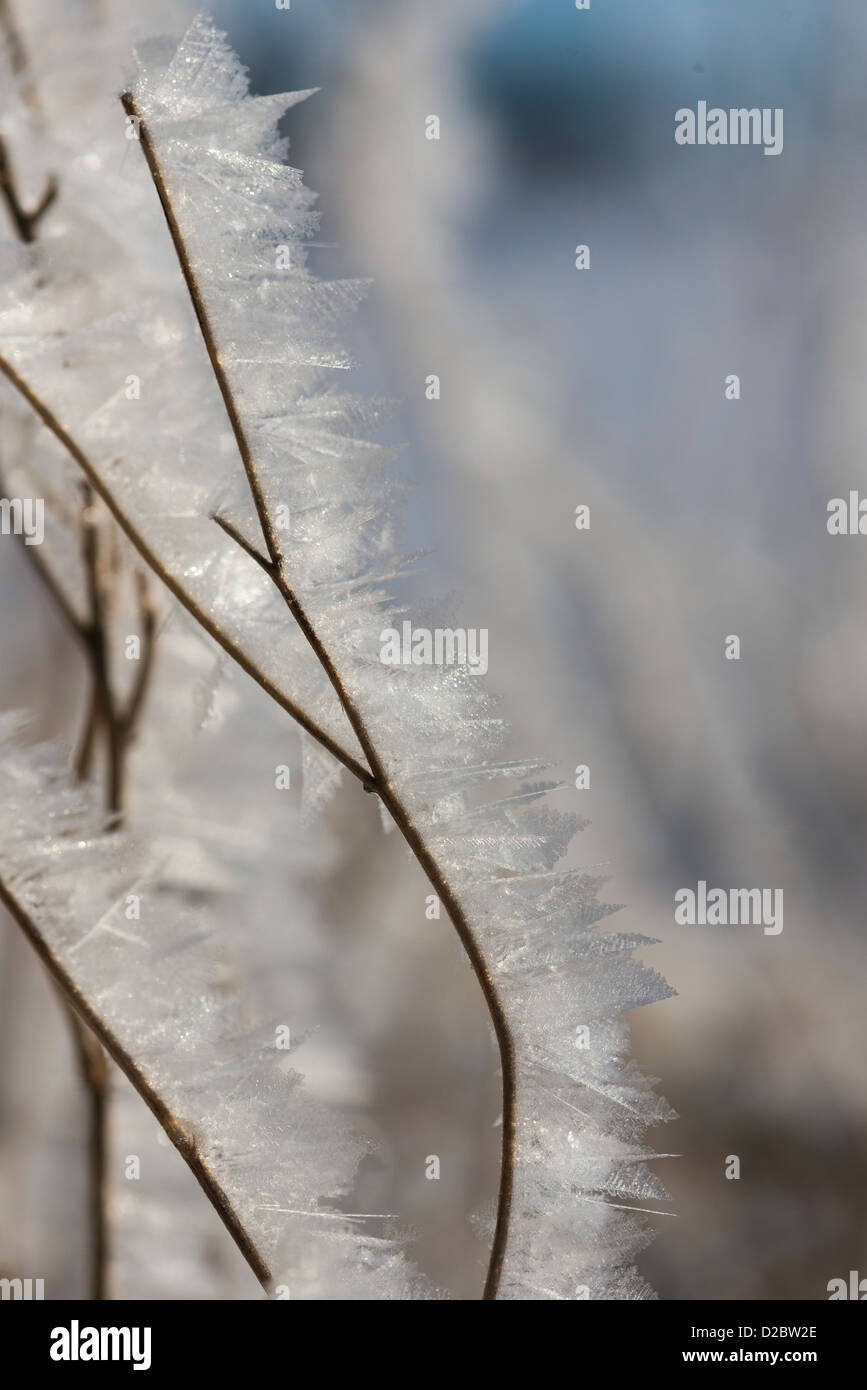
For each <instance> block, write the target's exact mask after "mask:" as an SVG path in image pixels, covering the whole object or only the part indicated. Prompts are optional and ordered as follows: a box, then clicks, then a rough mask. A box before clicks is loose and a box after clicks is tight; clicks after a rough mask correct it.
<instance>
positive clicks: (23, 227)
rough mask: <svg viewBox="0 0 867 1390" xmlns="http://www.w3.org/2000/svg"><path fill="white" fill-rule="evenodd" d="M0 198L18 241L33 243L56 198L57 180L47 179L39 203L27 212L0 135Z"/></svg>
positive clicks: (53, 178)
mask: <svg viewBox="0 0 867 1390" xmlns="http://www.w3.org/2000/svg"><path fill="white" fill-rule="evenodd" d="M0 196H2V198H3V201H4V203H5V204H6V211H7V212H8V213H9V216H10V218H11V220H12V225H13V226H14V228H15V232H16V234H17V236H18V237H19V239H20V240H21V241H24V242H27V243H30V242H33V241H35V240H36V231H37V228H38V226H39V223H40V221H41V219H42V218H43V217H44V216H45V213H46V212H47V211H48V209H49V208H50V207H51V204H52V203H53V202H54V200H55V198H56V197H57V180H56V179H55V177H54V175H53V174H52V175H51V176H50V177H49V179H48V181H47V183H46V185H45V192H44V193H43V195H42V197H41V198H40V199H39V202H38V203H37V204H36V207H35V208H32V209H31V210H30V211H29V212H28V211H27V209H26V208H25V207H24V205H23V203H22V202H21V197H20V194H19V192H18V185H17V182H16V180H15V175H14V173H13V171H12V164H11V161H10V159H9V152H8V150H7V149H6V142H5V140H4V139H3V137H2V135H0Z"/></svg>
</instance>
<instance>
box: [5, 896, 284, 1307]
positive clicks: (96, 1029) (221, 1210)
mask: <svg viewBox="0 0 867 1390" xmlns="http://www.w3.org/2000/svg"><path fill="white" fill-rule="evenodd" d="M0 905H2V906H3V907H5V908H6V911H7V912H8V913H9V914H10V916H11V917H13V918H14V920H15V921H16V922H17V923H18V925H19V927H20V928H21V930H22V931H23V932H24V935H25V936H26V937H27V939H28V940H29V942H30V944H31V946H32V947H33V949H34V950H35V951H36V954H37V955H38V956H39V958H40V960H42V961H43V963H44V964H45V966H46V968H47V970H48V972H49V974H50V975H51V978H52V979H53V980H54V982H55V984H56V985H57V986H58V987H59V989H60V990H61V991H62V992H63V994H64V995H65V997H66V998H67V1000H68V1001H69V1003H70V1005H71V1007H72V1008H73V1009H74V1010H75V1011H76V1013H77V1014H78V1016H79V1017H80V1018H81V1019H82V1020H83V1021H84V1023H85V1024H86V1025H87V1027H88V1028H89V1029H90V1031H91V1033H92V1034H93V1035H94V1037H95V1038H97V1039H98V1041H99V1042H100V1043H101V1044H102V1046H103V1047H104V1048H105V1050H106V1052H107V1053H108V1055H109V1056H110V1057H111V1059H112V1061H114V1062H115V1063H116V1064H117V1066H119V1067H120V1069H121V1071H122V1072H123V1074H124V1076H126V1077H127V1079H128V1080H129V1082H130V1083H131V1084H132V1085H133V1086H134V1087H135V1089H136V1091H138V1093H139V1095H140V1096H141V1098H142V1100H143V1101H144V1102H145V1104H146V1105H147V1106H148V1108H149V1110H151V1112H152V1113H153V1114H154V1116H155V1117H156V1119H157V1122H158V1123H159V1124H160V1126H161V1127H162V1129H163V1130H164V1131H165V1133H166V1134H167V1135H168V1137H169V1139H170V1140H171V1141H172V1143H173V1144H174V1146H175V1148H176V1149H177V1150H178V1152H179V1153H180V1155H181V1157H182V1158H183V1159H184V1161H185V1162H186V1164H187V1166H188V1167H189V1168H190V1171H191V1172H192V1174H193V1176H194V1177H195V1179H196V1181H197V1182H198V1184H199V1186H200V1187H201V1188H202V1190H203V1192H204V1193H205V1196H206V1197H207V1198H208V1201H209V1202H210V1203H211V1205H212V1206H213V1207H214V1208H215V1210H216V1211H217V1214H218V1215H219V1216H220V1218H221V1220H222V1222H223V1224H224V1226H225V1227H226V1229H227V1231H228V1232H229V1234H230V1236H231V1237H232V1239H233V1240H234V1242H235V1244H236V1245H237V1247H238V1249H239V1250H240V1252H241V1254H242V1255H243V1256H244V1259H245V1260H246V1261H247V1263H248V1264H249V1266H250V1268H251V1269H252V1271H253V1273H254V1274H255V1275H256V1278H257V1279H259V1280H260V1282H261V1283H262V1284H264V1285H265V1286H266V1287H267V1285H268V1283H269V1281H270V1279H271V1271H270V1270H269V1268H268V1266H267V1265H266V1263H265V1261H264V1260H263V1259H262V1257H261V1255H260V1254H259V1252H258V1250H257V1249H256V1247H255V1245H254V1244H253V1242H252V1240H251V1239H250V1237H249V1236H248V1234H247V1232H246V1230H245V1229H244V1226H243V1223H242V1222H241V1220H240V1217H239V1216H238V1214H237V1213H236V1211H235V1209H234V1207H233V1206H232V1203H231V1202H230V1201H229V1198H228V1197H227V1196H226V1193H225V1192H224V1191H223V1188H222V1187H221V1186H220V1184H219V1183H218V1182H217V1180H216V1178H215V1177H214V1175H213V1173H212V1172H211V1170H210V1168H209V1167H208V1164H207V1163H206V1161H205V1159H204V1158H203V1157H202V1155H201V1154H200V1153H199V1150H198V1147H197V1145H196V1141H195V1138H194V1137H193V1135H192V1134H190V1133H189V1131H188V1130H187V1129H185V1128H184V1125H183V1124H182V1123H181V1121H180V1120H178V1119H177V1118H176V1116H175V1115H173V1114H172V1112H171V1111H170V1110H169V1108H168V1106H167V1105H166V1103H165V1101H164V1100H163V1099H162V1098H161V1096H159V1095H158V1094H157V1092H156V1091H155V1090H154V1088H153V1086H152V1085H151V1083H150V1082H149V1081H148V1079H147V1077H146V1076H145V1075H144V1073H143V1072H142V1071H141V1070H140V1068H139V1067H138V1066H137V1064H136V1063H135V1061H134V1060H133V1058H132V1057H131V1056H130V1054H129V1053H128V1052H127V1051H126V1049H125V1048H124V1046H123V1044H122V1043H121V1042H120V1041H119V1040H118V1038H117V1037H115V1035H114V1033H113V1032H112V1031H111V1029H110V1028H109V1027H108V1025H107V1024H106V1023H105V1021H104V1020H103V1019H102V1018H101V1017H100V1015H99V1014H98V1013H97V1012H96V1010H95V1009H94V1008H93V1007H92V1005H91V1004H90V1002H89V1001H88V999H87V998H86V997H85V995H84V994H82V992H81V990H80V989H79V988H78V986H77V985H76V983H75V981H74V980H73V979H72V977H71V976H70V975H69V974H68V972H67V970H66V967H65V966H64V965H63V963H62V962H61V961H60V960H59V959H58V957H57V956H56V955H55V953H54V952H53V951H52V949H51V947H50V946H49V945H48V943H47V942H46V941H45V939H44V937H43V936H42V934H41V933H40V931H39V929H38V927H37V926H36V925H35V923H34V922H33V920H32V918H31V917H30V915H29V913H28V912H27V911H26V910H25V908H24V907H23V906H22V905H21V904H20V903H19V902H18V900H17V898H16V897H15V895H14V893H12V892H11V891H10V889H9V888H8V886H7V885H6V884H5V883H4V882H3V880H2V879H0Z"/></svg>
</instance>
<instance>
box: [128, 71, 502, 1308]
mask: <svg viewBox="0 0 867 1390" xmlns="http://www.w3.org/2000/svg"><path fill="white" fill-rule="evenodd" d="M121 101H122V104H123V108H124V111H125V112H126V114H127V116H128V117H130V118H131V119H132V120H133V121H134V122H135V124H136V129H137V131H138V138H139V143H140V145H141V149H142V153H143V154H144V156H145V159H146V161H147V165H148V169H149V170H150V174H151V177H152V179H153V181H154V187H155V188H156V191H157V194H158V196H159V199H160V203H161V205H162V209H163V212H164V214H165V218H166V223H167V225H168V228H169V232H170V235H171V238H172V243H173V245H174V248H175V252H176V254H177V257H178V262H179V264H180V267H181V272H182V274H183V277H184V282H185V284H186V286H187V289H188V291H189V294H190V299H191V300H192V303H193V308H194V310H195V314H196V319H197V321H198V324H199V327H200V329H201V332H202V337H203V339H204V343H205V348H206V350H207V353H208V358H209V360H210V363H211V367H212V369H213V372H214V376H215V378H216V381H217V385H218V386H219V390H220V395H221V396H222V398H223V403H224V405H225V407H226V414H227V415H228V417H229V423H230V425H231V428H232V434H233V435H234V438H235V443H236V444H237V447H238V454H239V456H240V459H241V463H242V464H243V467H244V473H245V475H246V478H247V482H248V484H249V487H250V493H251V495H252V498H253V504H254V506H255V509H256V516H257V518H258V521H259V524H260V526H261V528H262V534H263V536H264V538H265V545H266V547H267V552H268V554H267V559H266V558H265V557H264V556H261V555H255V557H254V558H255V559H256V560H257V562H258V563H259V565H260V567H261V568H263V569H264V570H265V572H266V573H267V575H268V577H269V579H270V580H271V583H272V584H273V586H274V588H275V589H276V590H277V592H278V593H279V595H280V597H281V598H282V600H283V602H284V603H285V605H286V608H287V609H288V611H289V613H290V614H291V616H292V618H293V619H294V620H295V622H296V623H297V624H298V626H299V628H300V629H301V632H302V633H303V634H304V637H305V639H306V641H307V642H308V643H309V645H310V647H311V649H312V651H313V652H314V654H315V656H316V659H317V661H318V662H319V663H320V665H321V666H322V668H323V670H324V671H325V674H326V676H327V677H328V681H329V683H330V684H331V686H332V687H333V689H334V691H335V693H336V695H337V698H338V700H339V701H340V704H341V707H342V708H343V711H344V713H345V714H346V717H347V720H348V721H349V724H350V727H351V728H352V731H353V733H354V734H355V736H356V738H357V739H358V742H359V744H360V746H361V748H362V751H363V752H364V756H365V759H366V761H367V766H368V768H369V770H370V776H369V778H367V777H365V778H364V779H363V780H364V785H365V790H367V791H370V792H374V793H376V795H377V796H378V797H379V798H380V800H381V802H382V804H383V806H384V807H385V809H386V810H387V811H388V813H389V815H390V816H391V818H392V820H393V821H394V824H395V825H396V826H397V828H398V830H399V831H400V833H401V834H402V835H403V837H404V839H405V841H406V843H407V845H408V846H409V848H410V849H411V850H412V852H413V854H414V855H415V857H416V859H417V860H418V862H419V864H420V866H421V868H422V869H423V871H424V873H425V874H426V875H427V878H428V880H429V882H430V885H431V887H432V888H433V890H434V892H435V893H436V895H437V897H438V898H439V900H440V903H441V904H442V906H443V908H444V909H445V911H446V912H447V914H448V916H449V918H450V920H451V922H452V925H453V926H454V928H455V930H456V932H457V934H458V936H459V937H460V940H461V943H462V945H463V947H464V949H465V951H466V953H467V956H468V957H469V960H470V963H471V965H472V967H473V970H474V971H475V974H476V977H477V979H478V981H479V985H480V986H481V990H482V994H483V995H484V998H485V1002H486V1004H487V1006H488V1010H489V1012H490V1015H491V1021H492V1023H493V1027H494V1032H495V1035H496V1038H497V1044H498V1047H499V1050H500V1061H501V1066H502V1077H503V1116H502V1125H503V1146H502V1164H501V1172H500V1192H499V1198H498V1203H497V1222H496V1229H495V1234H494V1241H493V1246H492V1251H491V1259H490V1264H489V1267H488V1276H487V1279H486V1282H485V1297H486V1298H495V1297H496V1294H497V1288H498V1285H499V1280H500V1272H501V1269H502V1264H503V1258H504V1255H505V1248H506V1242H507V1240H508V1229H509V1214H510V1208H511V1198H512V1170H513V1165H514V1140H515V1068H514V1044H513V1042H512V1035H511V1030H510V1028H509V1024H508V1021H507V1019H506V1015H505V1011H504V1009H503V1006H502V1003H501V1001H500V998H499V995H498V993H497V990H496V987H495V985H494V981H493V979H492V977H491V973H490V971H489V969H488V967H487V964H486V962H485V960H484V957H483V955H482V952H481V950H480V949H479V946H478V943H477V941H476V939H475V936H474V934H473V932H472V929H471V927H470V924H469V921H468V918H467V915H466V913H465V912H464V909H463V907H462V906H461V903H460V901H459V899H458V897H457V895H456V893H455V892H454V891H453V890H452V887H451V885H450V884H449V882H448V880H447V878H446V876H445V874H444V873H443V870H442V868H441V867H440V865H439V864H438V863H437V860H436V858H435V856H434V855H433V854H432V853H431V851H430V849H429V847H428V845H427V843H426V842H425V839H424V837H423V835H422V833H421V831H420V830H419V828H418V826H417V825H416V824H415V821H414V819H413V816H412V814H411V812H410V810H409V809H408V807H407V806H406V805H405V804H404V801H403V799H402V797H401V796H400V794H399V793H398V791H397V789H396V788H395V786H394V784H393V782H392V780H391V778H390V776H389V774H388V771H387V769H386V765H385V761H384V759H383V756H382V754H381V753H380V751H379V747H378V744H377V741H376V739H375V738H374V736H373V734H372V733H371V730H370V728H369V727H368V723H367V721H366V720H365V718H364V717H363V715H362V713H361V710H360V708H359V706H358V703H357V701H356V700H355V698H354V697H353V695H352V694H351V692H350V691H349V689H348V687H347V684H346V682H345V681H344V679H343V677H342V675H341V673H340V671H339V670H338V667H337V665H336V664H335V662H334V660H333V659H332V657H331V654H330V652H329V650H328V647H327V644H326V642H325V641H324V639H323V637H322V636H321V634H320V632H319V631H318V630H317V627H316V625H315V624H314V623H313V622H312V621H311V619H310V616H309V615H308V613H307V612H306V610H305V608H304V605H303V604H302V602H301V601H300V599H299V597H298V595H297V594H296V592H295V590H294V589H293V587H292V585H291V583H290V581H289V578H288V576H287V566H286V558H285V556H284V554H283V549H282V546H281V544H280V540H279V537H278V532H277V528H276V526H275V523H274V519H273V517H272V514H271V509H270V507H269V504H268V501H267V498H266V494H265V489H264V487H263V484H262V480H261V478H260V476H259V471H258V467H257V463H256V460H255V457H254V452H253V449H252V448H251V445H250V441H249V439H248V436H247V431H246V430H245V428H244V425H243V422H242V419H241V411H240V409H239V407H238V404H237V402H236V400H235V394H234V391H233V388H232V384H231V382H230V380H229V376H228V373H227V371H226V368H225V366H224V364H223V361H222V358H221V356H220V351H219V347H218V343H217V338H216V334H215V332H214V329H213V327H212V325H211V321H210V316H209V314H208V310H207V307H206V304H205V300H204V297H203V295H202V292H201V289H200V287H199V284H198V281H197V278H196V273H195V270H194V267H193V263H192V260H191V258H190V255H189V252H188V250H187V246H186V243H185V240H184V237H183V233H182V232H181V228H180V225H179V223H178V219H177V217H176V215H175V212H174V208H173V206H172V201H171V197H170V194H169V190H168V188H167V185H166V182H165V179H164V178H163V174H162V170H161V168H160V164H159V159H158V158H157V155H156V151H155V149H154V146H153V143H152V141H151V138H150V134H149V131H148V127H147V124H146V122H145V120H144V119H143V116H142V113H141V111H140V110H139V108H138V106H137V104H136V101H135V98H134V97H133V95H132V93H130V92H126V93H124V95H123V96H122V98H121ZM223 529H224V530H228V529H229V528H228V527H226V525H225V524H224V526H223ZM230 534H231V532H230ZM235 538H236V540H238V539H240V537H238V536H237V534H236V537H235ZM242 544H243V543H242ZM243 548H244V550H245V551H246V553H247V554H248V555H249V554H251V548H250V547H249V546H248V545H246V544H243Z"/></svg>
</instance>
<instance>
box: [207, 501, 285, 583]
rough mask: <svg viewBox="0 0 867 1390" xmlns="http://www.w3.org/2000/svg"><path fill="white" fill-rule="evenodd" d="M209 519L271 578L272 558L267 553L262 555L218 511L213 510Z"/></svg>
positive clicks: (272, 571)
mask: <svg viewBox="0 0 867 1390" xmlns="http://www.w3.org/2000/svg"><path fill="white" fill-rule="evenodd" d="M211 520H212V521H215V522H216V523H217V525H218V526H219V528H220V530H221V531H225V533H226V535H227V536H228V537H229V538H230V539H231V540H233V541H234V542H235V544H236V545H239V546H240V547H241V549H242V550H243V552H244V554H245V555H249V557H250V559H251V560H255V561H256V564H257V565H259V566H261V568H262V569H263V570H264V571H265V573H266V574H267V575H268V578H269V579H273V577H274V561H273V560H269V559H268V557H267V555H263V554H262V552H261V550H257V549H256V547H255V546H254V545H251V544H250V542H249V541H248V540H247V537H246V536H242V535H241V532H240V531H239V530H238V528H237V526H233V525H232V523H231V521H227V520H226V518H225V517H224V516H220V514H219V512H213V513H212V514H211Z"/></svg>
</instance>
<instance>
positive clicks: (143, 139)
mask: <svg viewBox="0 0 867 1390" xmlns="http://www.w3.org/2000/svg"><path fill="white" fill-rule="evenodd" d="M121 102H122V104H123V109H124V111H125V112H126V114H127V115H128V116H131V117H132V118H133V119H134V120H135V122H136V128H137V130H138V136H139V143H140V145H141V148H142V154H143V155H144V157H145V159H146V161H147V166H148V169H149V170H150V174H151V178H152V179H153V182H154V187H155V189H156V191H157V194H158V196H159V200H160V203H161V204H162V209H163V213H164V214H165V219H166V222H167V223H168V227H169V232H170V233H171V238H172V242H173V243H174V247H175V251H176V253H177V257H178V262H179V264H180V267H181V273H182V274H183V277H184V280H185V281H186V285H187V289H188V291H189V295H190V299H191V300H192V304H193V309H194V310H195V314H196V318H197V319H198V321H199V328H200V329H201V331H202V337H203V339H204V341H205V347H206V349H207V352H208V357H209V358H210V360H211V366H212V367H213V369H214V376H215V378H216V381H217V385H218V386H219V388H220V394H221V396H222V397H223V404H224V405H225V407H226V414H227V415H228V417H229V424H230V425H231V427H232V433H233V434H234V436H235V442H236V444H237V445H238V453H239V454H240V456H241V462H242V463H243V465H244V471H245V473H246V474H247V481H248V483H249V485H250V492H251V493H252V496H253V502H254V505H255V507H256V515H257V516H258V518H259V525H260V526H261V528H262V535H263V536H264V537H265V544H266V546H267V547H268V554H269V556H270V557H271V560H272V562H273V563H274V564H276V563H277V560H278V556H279V546H278V544H277V536H276V533H275V531H274V527H273V524H272V522H271V517H270V514H269V512H268V505H267V503H266V501H265V494H264V492H263V490H262V486H261V484H260V482H259V477H258V474H257V473H256V469H255V467H254V466H253V455H252V452H251V449H250V444H249V441H248V439H247V435H246V433H245V431H244V427H243V425H242V424H241V416H240V414H239V412H238V407H237V405H236V404H235V398H234V396H233V394H232V391H231V389H230V386H229V381H228V377H227V376H226V372H225V370H224V368H223V364H222V361H221V360H220V352H219V348H218V347H217V340H216V338H215V336H214V331H213V329H212V328H211V323H210V319H209V318H208V314H207V311H206V309H205V303H204V300H203V299H202V296H201V294H200V292H199V286H198V283H197V281H196V277H195V274H194V272H193V266H192V262H191V260H190V257H189V255H188V253H187V248H186V244H185V242H184V238H183V235H182V233H181V229H180V226H179V225H178V220H177V218H176V217H175V211H174V208H173V207H172V203H171V199H170V198H169V194H168V189H167V188H166V183H165V179H164V178H163V175H162V170H161V169H160V166H159V161H158V160H157V157H156V152H155V151H154V147H153V145H152V144H151V140H150V136H149V135H148V133H147V130H146V129H145V126H144V123H143V121H142V119H141V115H140V114H139V110H138V107H137V106H136V104H135V98H134V97H133V96H132V94H131V93H130V92H124V94H123V96H122V97H121Z"/></svg>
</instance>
